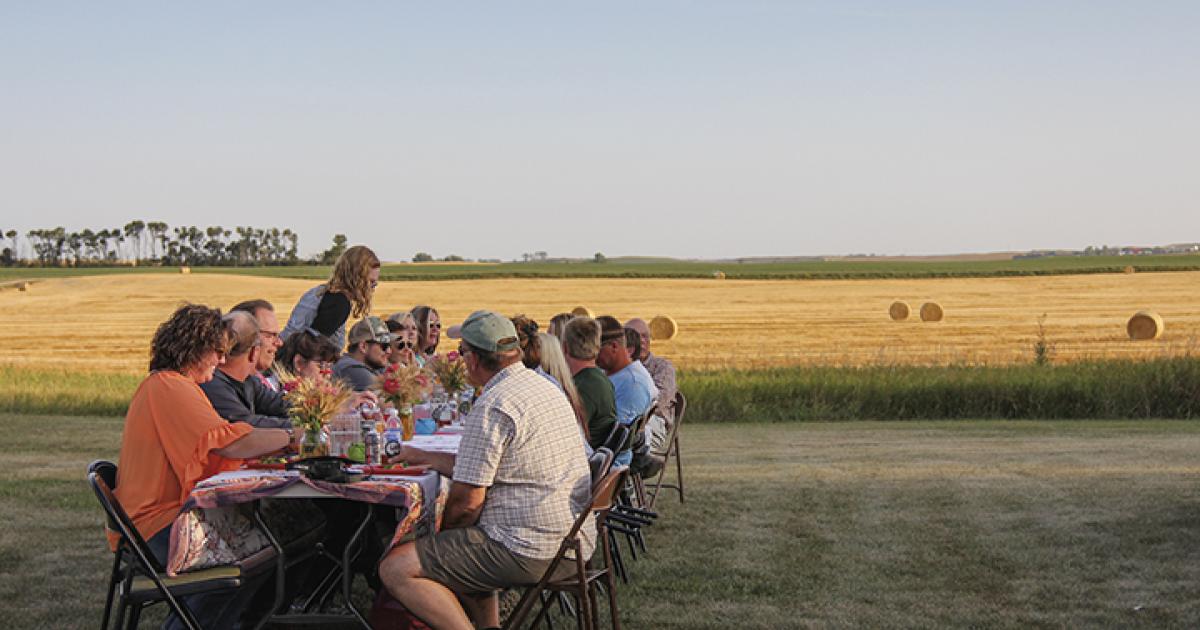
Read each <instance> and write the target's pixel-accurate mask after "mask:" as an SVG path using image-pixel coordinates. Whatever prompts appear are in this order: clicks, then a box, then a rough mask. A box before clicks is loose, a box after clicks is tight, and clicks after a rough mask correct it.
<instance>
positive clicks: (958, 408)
mask: <svg viewBox="0 0 1200 630" xmlns="http://www.w3.org/2000/svg"><path fill="white" fill-rule="evenodd" d="M141 379H142V375H139V374H127V373H108V372H79V371H65V370H35V369H27V368H14V367H6V366H3V365H0V413H46V414H61V415H96V414H102V415H122V414H124V413H125V409H126V406H127V405H128V403H129V399H130V398H132V396H133V392H134V390H135V389H136V388H137V385H138V383H139V382H141ZM678 382H679V387H680V389H681V390H682V391H684V392H686V393H687V396H688V406H689V408H690V409H691V414H690V415H692V416H693V417H694V418H697V419H703V421H706V422H736V423H748V422H808V421H817V422H821V421H844V420H936V419H953V418H976V419H1002V418H1022V419H1039V420H1055V419H1058V420H1088V419H1096V418H1126V419H1133V418H1173V419H1189V418H1196V417H1200V388H1198V387H1197V386H1196V384H1197V383H1200V361H1197V360H1196V359H1194V358H1192V357H1186V356H1185V357H1178V358H1166V359H1155V360H1148V361H1117V360H1112V361H1098V362H1078V363H1063V364H1054V365H1045V366H1037V365H1029V364H1026V365H1012V366H954V365H951V366H940V367H920V366H881V367H863V368H852V367H791V368H771V369H760V370H717V371H681V372H680V373H679V376H678Z"/></svg>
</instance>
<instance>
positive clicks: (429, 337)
mask: <svg viewBox="0 0 1200 630" xmlns="http://www.w3.org/2000/svg"><path fill="white" fill-rule="evenodd" d="M412 316H413V319H415V320H417V361H418V362H419V363H420V364H421V365H422V366H424V365H425V363H426V362H427V361H429V360H430V359H432V358H433V355H434V354H436V353H437V347H438V342H439V341H441V339H442V318H441V317H439V316H438V312H437V309H435V308H433V307H432V306H414V307H413V310H412Z"/></svg>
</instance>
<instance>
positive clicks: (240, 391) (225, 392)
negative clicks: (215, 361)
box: [200, 311, 292, 433]
mask: <svg viewBox="0 0 1200 630" xmlns="http://www.w3.org/2000/svg"><path fill="white" fill-rule="evenodd" d="M224 321H225V326H226V327H227V328H228V329H230V330H232V331H233V337H234V343H233V347H232V348H230V349H229V352H227V353H226V354H225V363H223V364H221V365H219V366H217V369H216V370H215V371H214V372H213V377H212V380H210V381H208V382H207V383H201V384H200V389H202V390H204V395H205V396H208V401H209V402H211V403H212V406H213V409H216V410H217V413H218V414H220V415H221V417H222V418H225V419H226V420H228V421H230V422H245V423H246V424H249V425H251V426H254V427H258V428H260V429H287V431H288V432H289V433H290V432H291V430H292V421H291V420H290V419H288V407H289V406H290V405H288V403H287V401H286V400H284V399H283V395H282V394H281V393H279V392H276V391H273V390H272V389H270V388H269V387H267V386H266V385H264V384H263V382H262V381H261V380H260V379H259V378H258V367H257V362H258V355H259V353H260V352H262V348H263V345H262V337H261V336H260V335H259V328H258V323H257V321H255V318H254V316H253V315H251V314H249V313H246V312H243V311H232V312H230V313H228V314H226V315H225V317H224Z"/></svg>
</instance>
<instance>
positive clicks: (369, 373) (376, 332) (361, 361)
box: [333, 315, 392, 392]
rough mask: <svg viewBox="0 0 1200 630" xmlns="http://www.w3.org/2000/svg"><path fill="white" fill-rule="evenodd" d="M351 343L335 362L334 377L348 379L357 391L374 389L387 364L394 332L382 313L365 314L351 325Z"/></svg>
mask: <svg viewBox="0 0 1200 630" xmlns="http://www.w3.org/2000/svg"><path fill="white" fill-rule="evenodd" d="M349 338H350V346H349V347H348V348H347V349H346V354H343V355H342V358H340V359H338V361H337V363H335V364H333V377H334V378H339V379H342V380H343V381H345V383H346V384H347V385H349V386H350V387H351V388H353V389H354V391H357V392H361V391H365V390H367V389H370V388H371V387H372V386H374V384H375V377H376V376H378V375H379V373H380V372H382V371H383V369H384V368H385V367H387V355H388V352H389V351H390V350H391V343H392V334H391V333H389V332H388V329H387V326H385V325H384V323H383V321H382V320H380V319H379V318H378V317H375V316H373V315H372V316H370V317H364V318H363V319H362V321H360V322H358V323H357V324H355V325H354V327H353V328H351V329H350V334H349Z"/></svg>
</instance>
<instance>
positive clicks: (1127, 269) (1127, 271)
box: [1125, 265, 1137, 273]
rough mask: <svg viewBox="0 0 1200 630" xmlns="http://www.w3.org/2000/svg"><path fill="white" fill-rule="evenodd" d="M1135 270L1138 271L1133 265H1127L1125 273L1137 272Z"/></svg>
mask: <svg viewBox="0 0 1200 630" xmlns="http://www.w3.org/2000/svg"><path fill="white" fill-rule="evenodd" d="M1135 272H1137V269H1134V268H1133V265H1125V273H1135Z"/></svg>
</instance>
